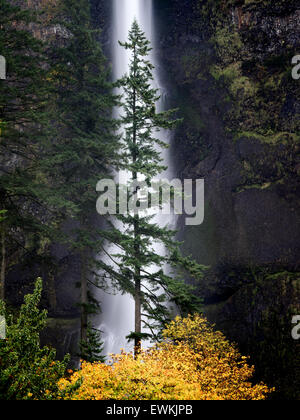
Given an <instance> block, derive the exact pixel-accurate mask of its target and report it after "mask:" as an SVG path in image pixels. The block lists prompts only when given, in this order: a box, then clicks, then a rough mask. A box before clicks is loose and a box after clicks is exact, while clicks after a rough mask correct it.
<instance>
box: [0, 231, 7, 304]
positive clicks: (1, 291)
mask: <svg viewBox="0 0 300 420" xmlns="http://www.w3.org/2000/svg"><path fill="white" fill-rule="evenodd" d="M1 255H2V260H1V274H0V299H1V300H4V298H5V271H6V249H5V231H4V228H2V229H1Z"/></svg>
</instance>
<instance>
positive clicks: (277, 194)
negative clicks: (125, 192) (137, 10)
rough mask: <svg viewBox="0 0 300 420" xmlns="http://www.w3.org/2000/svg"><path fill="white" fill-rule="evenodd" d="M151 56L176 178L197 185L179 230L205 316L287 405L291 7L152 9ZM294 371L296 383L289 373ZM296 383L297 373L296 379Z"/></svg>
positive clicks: (293, 347)
mask: <svg viewBox="0 0 300 420" xmlns="http://www.w3.org/2000/svg"><path fill="white" fill-rule="evenodd" d="M155 7H156V15H157V17H158V18H159V20H160V22H161V23H160V25H158V31H159V33H158V36H157V38H158V42H157V44H158V54H159V55H160V62H161V63H162V66H163V67H164V68H163V71H165V73H166V74H167V75H168V77H166V80H167V83H169V92H170V93H169V95H170V101H171V102H172V104H174V105H176V106H179V108H180V111H179V113H180V116H183V118H184V122H183V124H182V125H181V126H180V127H179V129H178V130H177V133H176V135H175V138H174V141H173V147H172V149H173V151H174V156H175V158H176V159H177V167H178V168H180V169H179V171H178V175H179V176H181V177H182V178H204V179H205V221H204V223H203V224H202V225H201V226H195V227H187V226H184V221H182V222H181V226H180V228H181V229H180V239H182V240H184V245H183V250H184V252H186V253H189V254H192V255H193V256H194V257H195V258H196V259H197V260H198V261H199V262H201V263H204V264H207V265H209V266H210V270H209V272H208V274H207V276H206V278H205V279H204V281H203V282H201V284H200V285H198V289H199V293H200V294H201V295H202V296H204V302H205V311H206V313H207V315H208V317H209V318H210V319H211V320H213V321H214V322H216V323H217V326H218V327H219V328H222V329H223V330H224V331H225V333H226V334H227V336H229V337H230V338H232V339H233V340H235V341H236V342H237V343H238V344H239V345H240V347H241V348H242V349H243V350H244V351H245V352H246V353H249V354H250V355H251V358H252V361H253V362H255V364H256V365H257V377H258V378H260V379H261V378H264V379H265V380H266V381H268V382H269V383H270V384H271V385H275V386H276V387H277V397H279V396H280V397H282V398H295V397H296V398H297V397H299V392H298V391H297V389H299V370H300V360H299V341H298V342H297V341H295V340H293V339H292V337H291V329H292V324H291V320H292V316H293V315H294V314H299V313H300V307H299V301H300V299H299V296H300V275H299V255H300V254H299V251H300V244H299V233H300V229H299V223H300V214H299V208H300V207H299V192H300V188H299V185H300V184H299V175H300V171H299V167H300V166H299V128H300V127H299V93H300V91H299V86H300V83H299V82H300V81H299V80H298V81H297V80H294V79H293V78H292V75H291V72H292V65H291V59H292V57H293V56H295V55H297V54H300V42H299V41H300V36H299V17H300V14H299V10H297V4H296V2H293V1H292V2H291V1H259V2H258V1H252V0H247V1H226V2H225V1H221V0H220V1H200V0H190V1H184V2H182V1H165V2H163V4H162V2H159V1H158V0H157V1H155ZM295 372H297V373H295ZM297 374H298V375H297Z"/></svg>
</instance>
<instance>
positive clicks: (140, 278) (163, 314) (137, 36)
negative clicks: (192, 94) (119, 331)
mask: <svg viewBox="0 0 300 420" xmlns="http://www.w3.org/2000/svg"><path fill="white" fill-rule="evenodd" d="M120 44H121V45H122V46H123V47H124V48H125V49H126V50H128V51H129V52H130V54H131V62H130V67H129V72H128V74H127V75H125V76H124V77H123V78H122V79H121V80H119V81H118V86H119V87H121V88H122V89H123V92H124V95H123V97H122V99H121V105H122V108H123V111H124V112H123V114H122V117H121V124H122V126H123V127H124V133H123V139H122V140H123V145H122V148H121V150H120V152H119V167H120V168H121V169H123V170H126V171H127V172H128V173H129V176H130V181H129V186H130V187H131V191H132V192H131V193H130V199H136V198H137V197H136V189H135V188H132V187H133V185H134V183H135V182H136V181H137V180H141V179H146V182H147V183H150V182H151V180H152V179H155V177H157V176H158V175H159V174H160V173H161V172H162V170H163V169H165V167H164V165H163V160H162V157H161V150H162V149H164V148H167V147H168V146H167V144H166V143H165V142H164V141H163V140H161V138H158V137H159V136H156V135H155V133H156V132H158V131H160V130H161V129H172V128H173V127H175V126H176V125H177V124H178V122H179V120H176V119H175V112H176V110H168V111H164V112H157V111H156V103H157V101H158V100H159V93H158V91H157V89H155V88H153V87H152V85H151V83H152V80H153V75H152V72H153V68H154V67H153V65H152V64H151V62H150V61H149V60H148V55H149V53H150V51H151V47H150V43H149V41H148V40H147V39H146V37H145V35H144V33H143V32H142V31H141V29H140V28H139V26H138V24H137V22H136V21H134V23H133V25H132V28H131V30H130V32H129V36H128V41H127V42H125V43H120ZM146 213H147V212H146ZM146 213H144V214H142V213H139V212H136V213H134V212H127V213H126V214H125V215H117V216H116V218H117V219H118V220H119V223H120V222H121V226H122V227H121V228H116V227H115V226H114V225H113V224H112V225H111V228H110V230H109V231H107V232H105V233H104V235H105V238H106V239H107V240H108V241H109V242H112V243H114V244H117V246H118V251H116V253H115V254H114V255H113V256H111V255H110V254H111V253H108V252H106V254H107V255H109V256H110V258H111V263H112V264H108V263H105V262H104V261H100V262H99V266H100V268H101V269H102V272H103V271H106V272H107V273H108V275H109V277H110V279H111V281H112V283H113V284H115V285H116V286H117V287H118V288H119V289H120V290H121V291H124V292H127V293H130V294H132V295H133V297H134V299H135V304H136V324H135V325H136V328H135V331H134V332H133V333H131V334H130V336H128V337H129V339H134V341H135V349H139V347H140V345H141V339H143V338H145V337H148V335H149V334H148V332H147V333H143V332H142V326H143V327H144V328H145V329H147V330H148V331H149V333H150V335H151V336H152V338H154V339H155V338H157V336H158V335H159V330H160V328H161V326H162V325H164V323H165V322H167V321H168V320H169V318H170V313H169V310H168V309H167V305H166V303H167V302H168V301H172V302H175V303H176V304H177V305H180V306H182V309H183V310H184V311H187V310H188V308H189V309H190V310H193V309H195V308H196V307H197V308H198V309H199V300H198V299H197V298H196V297H195V296H193V291H192V288H191V287H189V286H187V285H185V284H184V282H183V280H182V278H183V276H182V275H181V273H178V267H179V266H180V267H184V268H185V269H186V270H188V271H189V272H190V274H191V276H192V277H194V278H196V279H197V281H199V279H201V278H202V274H203V270H204V267H203V266H199V265H198V264H196V263H195V262H191V261H190V260H188V259H184V258H182V257H180V253H179V251H178V248H179V245H180V244H179V243H178V242H176V241H174V236H175V233H176V232H174V231H173V230H170V229H168V228H167V227H165V228H163V227H160V226H158V225H157V224H156V223H155V222H154V221H153V220H152V219H153V216H151V215H149V214H146ZM156 244H161V245H162V247H163V248H164V249H165V250H166V253H165V254H164V252H161V253H158V252H157V251H156V250H155V245H156ZM166 267H169V270H168V269H167V268H166ZM145 334H146V335H145Z"/></svg>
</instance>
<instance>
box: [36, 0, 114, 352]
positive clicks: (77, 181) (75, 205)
mask: <svg viewBox="0 0 300 420" xmlns="http://www.w3.org/2000/svg"><path fill="white" fill-rule="evenodd" d="M56 21H57V22H60V24H61V26H63V27H64V29H65V31H66V32H67V33H68V36H67V39H66V42H65V45H63V46H61V47H60V48H57V47H56V46H55V48H54V49H53V51H52V54H51V62H52V70H51V71H52V78H53V80H54V85H55V94H56V97H57V100H56V105H55V110H56V114H57V116H56V117H55V118H56V129H57V138H56V140H55V142H54V144H53V147H52V149H51V148H49V150H51V153H50V154H49V155H48V157H47V159H45V161H44V163H43V164H44V167H45V168H47V169H46V171H48V173H49V176H50V177H51V179H52V182H53V194H52V195H51V200H52V201H53V203H54V205H55V207H56V208H61V209H62V211H63V212H64V214H65V215H66V216H67V217H70V218H72V219H73V225H74V226H75V228H74V229H72V231H71V233H70V234H68V235H67V236H65V238H64V239H63V240H64V242H65V243H66V244H67V245H68V246H69V248H70V249H71V250H72V251H73V252H74V253H76V254H77V255H78V257H79V258H80V262H81V269H80V271H81V280H80V288H81V346H85V344H84V343H86V345H87V346H88V344H89V341H90V338H89V337H88V325H89V324H88V318H89V315H90V314H92V313H94V311H95V309H96V307H97V303H96V302H95V300H94V299H92V300H91V299H89V296H91V293H92V292H91V288H92V287H93V285H96V286H101V284H99V281H98V280H99V279H98V273H97V269H96V266H97V255H98V254H99V247H100V244H101V231H100V229H99V226H98V225H97V223H98V220H99V219H98V218H97V213H96V199H97V195H96V184H97V182H98V181H99V180H100V179H102V178H103V177H105V178H107V177H108V176H109V172H110V168H111V167H112V165H113V164H114V163H115V155H116V150H117V147H118V137H117V136H116V135H115V131H116V123H115V122H114V121H113V119H112V109H113V107H114V106H115V105H116V103H117V98H116V97H115V96H114V95H113V94H112V84H111V82H110V73H109V67H108V64H107V61H106V59H105V56H104V54H103V51H102V49H101V44H100V41H99V31H98V30H95V29H93V27H92V24H91V16H90V5H89V2H88V0H62V2H61V3H60V8H59V14H58V16H57V17H56ZM83 356H84V355H83ZM83 356H82V357H83Z"/></svg>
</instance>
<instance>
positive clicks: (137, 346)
mask: <svg viewBox="0 0 300 420" xmlns="http://www.w3.org/2000/svg"><path fill="white" fill-rule="evenodd" d="M134 62H136V50H135V48H134ZM135 77H136V70H135V69H134V78H135ZM136 103H137V93H136V89H135V88H134V90H133V144H134V145H136V143H137V125H136ZM132 160H133V163H135V162H136V160H137V152H136V150H134V153H133V156H132ZM132 179H133V181H137V179H138V174H137V172H133V173H132ZM135 194H138V191H137V190H136V191H135ZM139 234H140V233H139V215H138V214H136V215H135V220H134V241H135V244H134V253H135V259H136V260H138V259H139V256H140V248H139V244H138V239H139ZM134 283H135V295H134V301H135V334H137V336H136V337H135V339H134V356H135V358H136V357H137V356H138V354H139V353H140V352H141V349H142V341H141V338H140V334H141V332H142V315H141V312H142V311H141V272H140V268H139V266H137V265H136V267H135V273H134Z"/></svg>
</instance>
